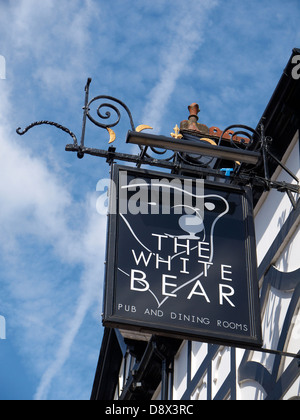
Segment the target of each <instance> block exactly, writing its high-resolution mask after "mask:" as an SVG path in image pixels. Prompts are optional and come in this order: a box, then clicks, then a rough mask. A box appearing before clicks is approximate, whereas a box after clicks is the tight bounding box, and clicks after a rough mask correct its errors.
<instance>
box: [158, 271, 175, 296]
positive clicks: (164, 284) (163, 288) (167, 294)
mask: <svg viewBox="0 0 300 420" xmlns="http://www.w3.org/2000/svg"><path fill="white" fill-rule="evenodd" d="M166 279H174V280H177V277H175V276H167V275H166V274H164V275H163V276H162V294H163V296H169V297H175V298H176V297H177V295H175V294H174V293H167V292H166V288H167V287H173V288H174V289H176V287H177V284H173V283H167V282H166Z"/></svg>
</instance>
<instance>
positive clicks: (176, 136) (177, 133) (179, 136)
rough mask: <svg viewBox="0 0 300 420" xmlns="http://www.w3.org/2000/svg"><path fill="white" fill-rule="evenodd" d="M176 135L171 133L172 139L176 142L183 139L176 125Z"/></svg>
mask: <svg viewBox="0 0 300 420" xmlns="http://www.w3.org/2000/svg"><path fill="white" fill-rule="evenodd" d="M174 131H175V133H171V137H173V138H174V139H176V140H179V139H182V138H183V135H182V134H179V133H180V128H179V127H178V124H176V127H174Z"/></svg>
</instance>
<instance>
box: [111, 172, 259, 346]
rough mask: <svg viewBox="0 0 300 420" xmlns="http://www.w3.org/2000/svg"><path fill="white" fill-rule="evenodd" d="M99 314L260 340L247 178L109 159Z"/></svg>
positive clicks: (238, 340) (228, 338)
mask: <svg viewBox="0 0 300 420" xmlns="http://www.w3.org/2000/svg"><path fill="white" fill-rule="evenodd" d="M103 323H104V325H105V326H108V327H115V328H120V329H125V330H126V329H128V330H135V331H141V332H150V333H152V334H162V335H166V336H172V337H177V338H185V339H190V340H198V341H209V342H217V343H226V344H227V343H228V344H248V345H249V344H251V345H253V346H260V347H261V346H262V338H261V325H260V309H259V300H258V282H257V265H256V245H255V233H254V223H253V213H252V194H251V190H250V188H242V187H238V186H231V185H229V184H226V183H224V184H222V183H218V184H216V183H212V182H208V181H205V182H204V181H203V180H196V179H189V178H185V177H176V176H171V175H168V174H163V173H155V172H150V171H142V170H137V169H131V168H129V167H120V166H118V165H115V166H114V167H113V174H112V187H111V189H110V215H109V232H108V247H107V267H106V284H105V298H104V315H103Z"/></svg>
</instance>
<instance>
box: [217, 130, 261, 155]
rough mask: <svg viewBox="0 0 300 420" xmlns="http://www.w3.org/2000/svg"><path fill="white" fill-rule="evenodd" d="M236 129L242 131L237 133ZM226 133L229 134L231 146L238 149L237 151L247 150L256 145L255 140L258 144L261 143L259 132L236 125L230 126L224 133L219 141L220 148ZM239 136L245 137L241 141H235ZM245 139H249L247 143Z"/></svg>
mask: <svg viewBox="0 0 300 420" xmlns="http://www.w3.org/2000/svg"><path fill="white" fill-rule="evenodd" d="M236 128H237V129H241V130H242V131H235V130H234V131H233V129H236ZM226 133H228V134H229V136H230V143H231V145H232V146H233V147H236V148H237V149H245V150H247V149H249V148H250V147H251V146H253V145H254V142H255V140H256V142H257V143H259V141H260V133H258V131H257V130H254V129H253V128H251V127H248V126H247V125H240V124H234V125H230V126H229V127H227V128H226V129H225V130H224V131H223V133H222V134H221V137H220V139H219V143H218V146H220V145H221V142H222V140H223V138H224V136H225V134H226ZM250 133H251V134H250ZM239 136H243V137H242V138H241V139H240V141H235V139H237V138H238V137H239ZM245 137H246V138H247V139H248V141H246V139H245ZM241 146H242V147H241Z"/></svg>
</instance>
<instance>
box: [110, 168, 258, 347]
mask: <svg viewBox="0 0 300 420" xmlns="http://www.w3.org/2000/svg"><path fill="white" fill-rule="evenodd" d="M120 171H126V172H127V173H128V174H130V175H134V176H136V177H140V178H143V177H145V178H149V179H151V178H155V179H162V178H165V179H169V180H172V179H176V178H179V179H181V180H184V179H186V177H183V176H176V175H170V174H165V173H161V172H154V171H148V170H140V169H139V170H138V169H135V168H131V167H127V166H120V165H116V164H115V165H113V167H112V176H111V178H112V181H113V182H114V185H115V187H116V192H117V194H116V197H117V204H115V203H112V200H110V208H112V207H113V206H116V210H117V211H116V212H115V213H116V214H111V213H110V214H109V216H108V217H109V220H108V235H107V250H106V255H107V256H106V273H105V288H104V302H103V306H104V308H103V325H104V326H105V327H109V328H118V329H121V330H122V329H123V330H128V331H137V332H140V333H147V334H154V335H162V336H166V337H172V338H178V339H186V340H192V341H200V342H208V343H216V344H223V345H242V346H243V345H246V346H247V345H252V346H253V347H255V348H256V347H257V348H261V347H262V345H263V342H262V330H261V315H260V304H259V288H258V279H257V259H256V241H255V230H254V222H253V221H254V216H253V199H252V190H251V188H250V187H240V186H233V185H230V184H226V183H225V184H223V183H215V182H211V181H205V186H208V187H213V188H215V189H219V190H221V191H226V192H228V193H230V192H232V193H239V194H241V195H242V196H243V205H244V208H245V209H244V211H245V216H246V217H245V223H246V230H247V233H248V239H247V240H246V244H245V245H246V251H247V261H246V265H247V273H248V281H247V284H248V291H247V292H248V300H249V313H250V322H251V325H252V327H251V330H252V334H251V335H249V336H242V335H239V334H233V333H230V332H227V331H226V332H225V331H223V330H222V332H220V333H216V332H210V331H208V330H207V329H205V328H202V329H201V328H199V333H198V332H197V334H195V332H194V331H191V330H189V328H186V327H182V326H179V325H178V327H172V326H169V325H168V326H167V327H166V326H165V328H164V327H163V326H159V325H158V322H157V320H155V321H156V322H154V321H152V320H149V321H147V322H145V321H143V322H141V321H138V320H132V319H131V318H130V317H126V316H125V315H124V316H123V315H122V316H120V315H116V309H115V308H116V277H117V276H116V274H117V261H118V255H117V247H118V236H119V232H118V223H119V217H120V216H119V214H118V208H119V200H118V191H119V173H120Z"/></svg>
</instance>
